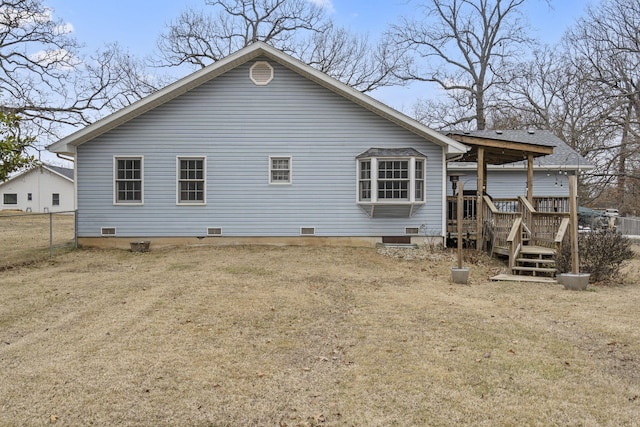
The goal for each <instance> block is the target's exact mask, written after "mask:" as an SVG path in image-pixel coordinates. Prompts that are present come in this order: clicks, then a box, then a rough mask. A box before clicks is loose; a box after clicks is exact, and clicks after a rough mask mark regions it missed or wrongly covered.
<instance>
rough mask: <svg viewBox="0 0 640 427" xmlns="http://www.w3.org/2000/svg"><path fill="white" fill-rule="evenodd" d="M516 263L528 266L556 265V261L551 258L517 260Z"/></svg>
mask: <svg viewBox="0 0 640 427" xmlns="http://www.w3.org/2000/svg"><path fill="white" fill-rule="evenodd" d="M516 262H522V263H527V264H555V263H556V260H554V259H551V258H516Z"/></svg>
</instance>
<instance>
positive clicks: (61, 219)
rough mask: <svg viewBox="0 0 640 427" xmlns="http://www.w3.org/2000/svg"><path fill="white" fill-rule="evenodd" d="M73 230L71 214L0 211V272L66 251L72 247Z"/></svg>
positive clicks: (73, 224) (73, 220) (73, 223)
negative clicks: (51, 253) (52, 253)
mask: <svg viewBox="0 0 640 427" xmlns="http://www.w3.org/2000/svg"><path fill="white" fill-rule="evenodd" d="M74 227H75V217H74V215H73V214H68V213H64V214H55V213H54V214H52V215H51V216H49V214H38V213H31V214H29V213H24V212H20V211H0V269H6V268H10V267H13V266H15V265H21V264H28V263H31V262H34V261H39V260H42V259H45V258H48V257H49V255H50V252H55V253H60V252H61V251H66V250H68V249H69V248H71V247H72V246H73V241H74ZM50 231H52V233H50Z"/></svg>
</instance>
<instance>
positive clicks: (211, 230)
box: [207, 228, 222, 236]
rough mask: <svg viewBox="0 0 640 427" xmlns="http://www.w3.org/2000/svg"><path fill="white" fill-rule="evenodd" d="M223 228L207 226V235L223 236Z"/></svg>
mask: <svg viewBox="0 0 640 427" xmlns="http://www.w3.org/2000/svg"><path fill="white" fill-rule="evenodd" d="M221 235H222V228H207V236H221Z"/></svg>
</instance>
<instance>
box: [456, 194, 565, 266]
mask: <svg viewBox="0 0 640 427" xmlns="http://www.w3.org/2000/svg"><path fill="white" fill-rule="evenodd" d="M483 200H484V203H483V205H484V212H483V219H484V224H483V225H484V230H483V236H481V238H482V237H484V238H485V239H486V241H484V242H482V244H481V243H480V242H479V241H477V242H476V247H478V248H480V247H482V246H483V244H484V243H488V247H489V248H491V251H492V252H495V253H500V254H502V255H509V254H510V252H511V249H512V245H513V242H510V241H509V240H508V239H509V235H510V234H511V233H512V232H513V226H514V224H515V223H516V221H517V220H518V218H520V222H519V225H518V233H520V234H521V235H519V236H518V237H517V239H518V241H519V242H520V243H519V244H520V245H522V244H525V241H526V243H527V244H529V245H536V246H544V247H548V248H552V249H557V248H558V245H559V242H558V239H560V241H561V240H562V239H563V238H564V236H565V235H566V230H567V227H568V218H569V214H568V210H569V198H568V197H551V196H543V197H534V198H533V201H532V203H529V201H528V200H527V199H526V198H525V197H522V196H521V197H518V198H491V197H489V196H484V199H483ZM476 201H477V200H476V196H464V198H463V203H464V206H463V212H464V217H463V229H462V232H463V238H471V239H476V234H477V227H478V225H477V218H478V215H477V203H476ZM447 204H448V209H447V233H448V235H449V237H456V236H457V233H458V229H457V223H456V220H457V197H448V198H447ZM563 230H564V231H563Z"/></svg>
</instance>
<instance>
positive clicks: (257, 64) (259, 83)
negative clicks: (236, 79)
mask: <svg viewBox="0 0 640 427" xmlns="http://www.w3.org/2000/svg"><path fill="white" fill-rule="evenodd" d="M265 65H266V66H267V68H268V69H269V76H268V77H267V78H266V79H265V80H258V79H256V78H255V74H254V68H257V67H263V66H265ZM259 77H262V76H259ZM249 78H250V79H251V81H252V82H253V83H254V84H255V85H256V86H266V85H268V84H269V83H271V80H273V67H272V66H271V64H269V63H268V62H267V61H256V62H255V64H253V65H252V66H251V68H249Z"/></svg>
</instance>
